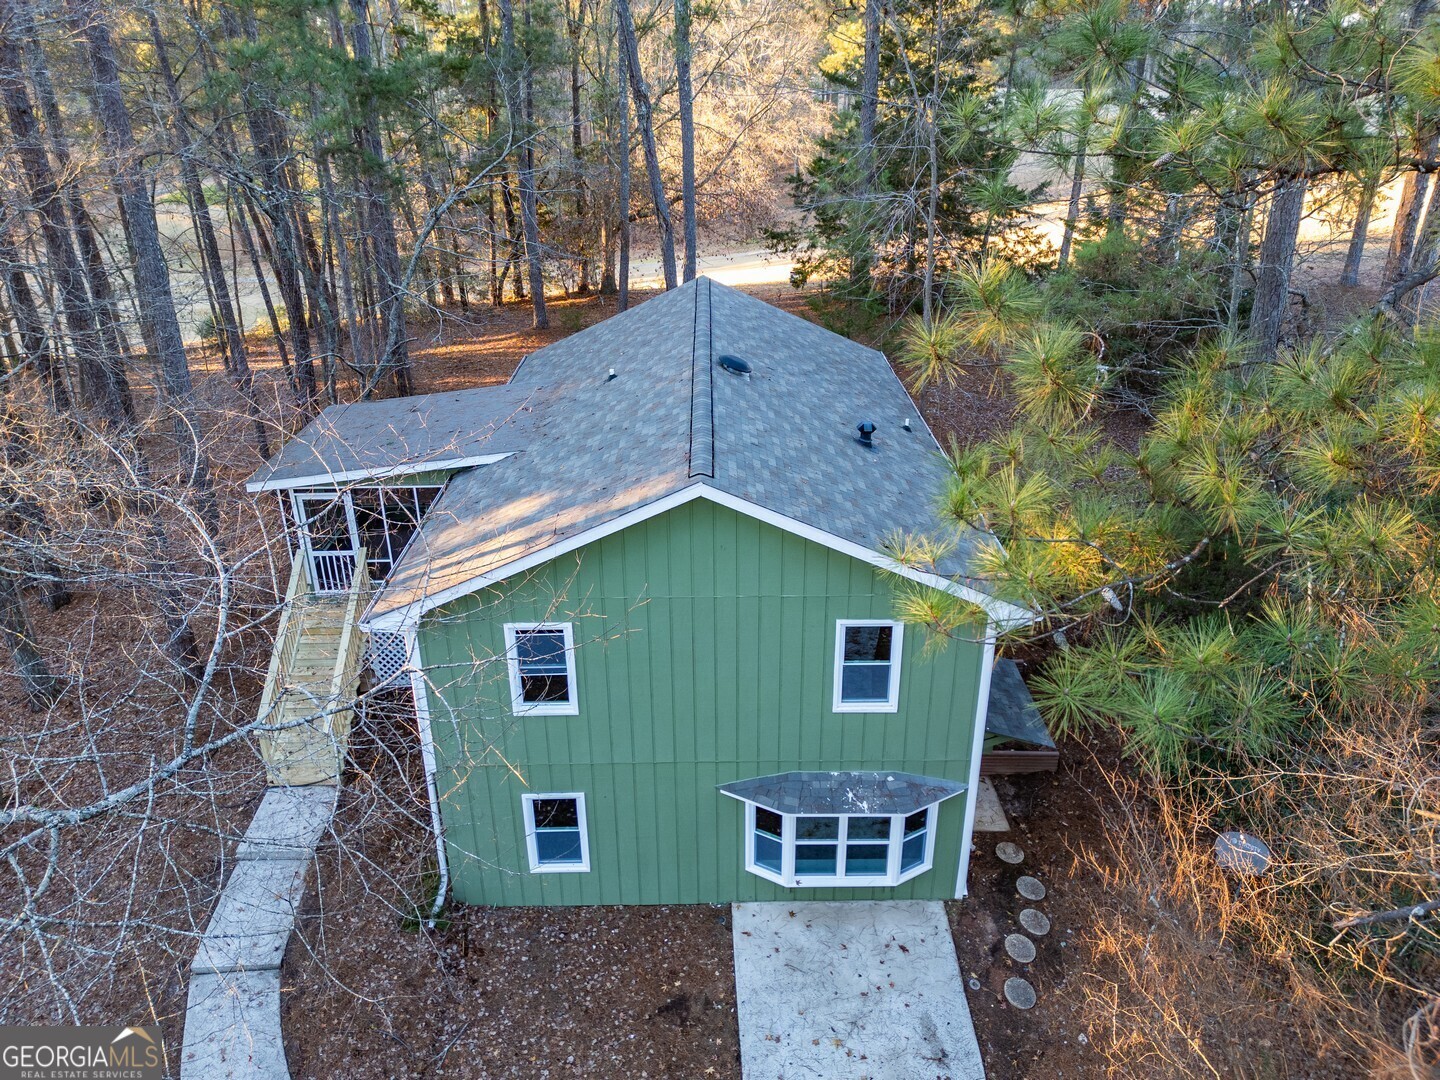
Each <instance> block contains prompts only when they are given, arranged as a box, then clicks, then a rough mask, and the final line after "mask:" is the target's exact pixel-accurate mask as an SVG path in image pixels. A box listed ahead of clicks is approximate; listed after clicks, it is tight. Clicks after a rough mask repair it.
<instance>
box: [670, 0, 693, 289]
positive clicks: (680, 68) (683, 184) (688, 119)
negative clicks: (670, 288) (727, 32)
mask: <svg viewBox="0 0 1440 1080" xmlns="http://www.w3.org/2000/svg"><path fill="white" fill-rule="evenodd" d="M691 21H692V14H691V9H690V0H675V81H676V84H677V87H678V92H679V98H680V199H681V205H682V207H683V213H684V231H685V267H684V275H683V279H684V280H685V281H693V280H694V279H695V260H696V250H695V249H696V243H697V241H696V236H695V231H696V229H695V94H694V88H693V87H692V86H691V82H690V61H691V43H690V29H691V27H690V24H691Z"/></svg>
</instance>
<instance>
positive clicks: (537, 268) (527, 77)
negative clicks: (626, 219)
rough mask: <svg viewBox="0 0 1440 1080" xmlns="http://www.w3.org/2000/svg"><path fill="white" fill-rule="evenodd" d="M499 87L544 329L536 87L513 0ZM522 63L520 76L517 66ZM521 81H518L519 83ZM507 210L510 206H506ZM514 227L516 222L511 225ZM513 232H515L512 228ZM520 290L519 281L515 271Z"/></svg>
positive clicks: (504, 28) (506, 8) (506, 2)
mask: <svg viewBox="0 0 1440 1080" xmlns="http://www.w3.org/2000/svg"><path fill="white" fill-rule="evenodd" d="M525 25H526V26H527V27H528V26H529V25H530V8H529V6H528V4H527V6H526V8H525ZM500 49H501V63H500V84H501V85H500V89H501V93H502V94H503V95H504V98H505V111H506V113H507V114H508V116H509V121H510V132H511V138H512V140H514V139H518V141H519V143H520V154H519V158H520V160H519V165H518V167H517V170H516V172H517V179H518V181H519V184H520V223H521V224H520V227H521V230H522V231H523V233H524V237H525V254H526V256H527V259H528V265H529V273H530V298H531V304H532V310H533V312H534V319H533V321H534V325H535V328H536V329H542V328H544V327H547V326H549V325H550V319H549V316H548V315H547V314H546V311H545V278H544V262H543V253H542V252H541V250H540V221H539V208H538V206H537V200H536V194H535V152H534V147H533V140H534V138H535V134H536V133H535V130H534V109H535V100H534V99H535V87H534V75H533V72H532V71H531V57H530V42H529V41H528V40H527V41H526V43H525V48H524V50H523V53H524V55H523V56H522V55H521V50H519V49H517V47H516V42H515V5H514V3H513V0H500ZM517 60H518V61H519V62H520V63H521V64H522V70H521V72H520V76H519V78H518V79H517V77H516V73H515V66H516V62H517ZM517 84H518V85H517ZM506 212H507V214H508V213H509V212H510V211H509V206H508V205H507V206H506ZM512 230H513V226H512ZM511 235H512V236H513V235H514V233H513V231H512V234H511ZM515 284H516V288H517V291H518V289H519V285H520V279H519V273H518V271H517V273H516V281H515Z"/></svg>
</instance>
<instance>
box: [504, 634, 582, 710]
mask: <svg viewBox="0 0 1440 1080" xmlns="http://www.w3.org/2000/svg"><path fill="white" fill-rule="evenodd" d="M533 630H552V631H553V630H558V631H560V632H561V634H562V635H563V640H564V644H565V682H566V686H567V688H568V693H569V697H568V698H567V700H565V701H525V700H524V698H523V696H522V693H521V688H522V683H521V681H520V679H521V671H520V655H519V652H518V649H517V644H516V643H517V642H518V640H519V638H520V636H521V635H522V634H527V633H529V632H531V631H533ZM505 667H506V669H507V670H508V671H509V673H510V710H511V712H513V713H514V714H515V715H516V716H578V715H579V714H580V688H579V687H578V686H577V685H576V683H575V630H574V627H573V626H572V625H571V624H570V623H556V622H538V623H506V624H505Z"/></svg>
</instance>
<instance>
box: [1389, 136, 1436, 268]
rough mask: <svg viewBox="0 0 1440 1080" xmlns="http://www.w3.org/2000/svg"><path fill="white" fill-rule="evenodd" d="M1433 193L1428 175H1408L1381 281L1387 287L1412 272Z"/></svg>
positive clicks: (1396, 211)
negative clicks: (1426, 200) (1417, 238)
mask: <svg viewBox="0 0 1440 1080" xmlns="http://www.w3.org/2000/svg"><path fill="white" fill-rule="evenodd" d="M1432 147H1433V144H1432ZM1431 152H1432V153H1433V149H1432V150H1431ZM1429 191H1430V177H1429V175H1428V174H1427V173H1422V172H1411V173H1408V174H1406V176H1405V184H1404V186H1403V187H1402V188H1401V189H1400V205H1399V206H1398V207H1396V209H1395V225H1394V227H1393V228H1392V229H1391V230H1390V250H1389V253H1388V254H1387V255H1386V258H1385V275H1384V277H1383V278H1382V279H1381V280H1382V284H1384V285H1387V286H1388V285H1393V284H1395V282H1397V281H1399V280H1400V279H1401V278H1403V277H1404V276H1405V275H1406V274H1408V273H1409V272H1410V264H1411V261H1412V259H1413V257H1414V254H1415V237H1416V235H1417V233H1418V232H1419V230H1420V219H1421V218H1422V217H1423V216H1424V214H1425V198H1426V196H1427V195H1428V194H1429Z"/></svg>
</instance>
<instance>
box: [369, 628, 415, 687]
mask: <svg viewBox="0 0 1440 1080" xmlns="http://www.w3.org/2000/svg"><path fill="white" fill-rule="evenodd" d="M406 660H407V657H406V654H405V635H404V634H387V633H385V632H384V631H383V630H379V631H376V632H375V633H372V634H371V635H370V636H369V638H368V639H367V640H366V643H365V663H366V665H367V666H368V667H369V668H370V670H371V671H372V672H374V674H375V683H376V685H377V686H392V685H394V684H395V683H397V682H401V681H403V679H404V678H405V675H404V674H403V672H404V671H405V663H406Z"/></svg>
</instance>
